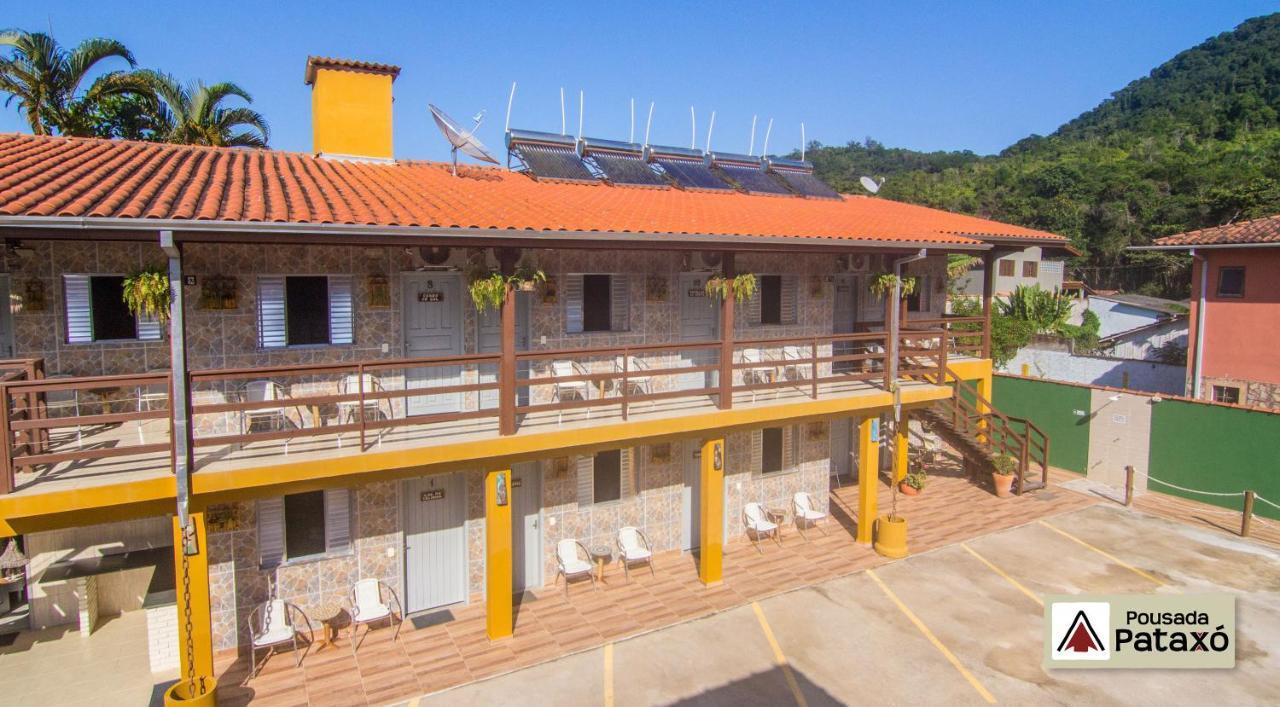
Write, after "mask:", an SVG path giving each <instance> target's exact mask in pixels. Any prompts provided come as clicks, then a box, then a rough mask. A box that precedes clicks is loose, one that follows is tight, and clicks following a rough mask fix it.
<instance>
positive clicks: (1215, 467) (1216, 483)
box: [1148, 400, 1280, 518]
mask: <svg viewBox="0 0 1280 707" xmlns="http://www.w3.org/2000/svg"><path fill="white" fill-rule="evenodd" d="M1149 463H1150V465H1151V470H1150V472H1149V473H1150V474H1151V475H1152V476H1153V477H1155V478H1158V479H1161V480H1163V481H1168V482H1169V483H1173V484H1177V485H1179V486H1185V487H1187V488H1193V489H1199V490H1202V491H1214V492H1221V493H1234V492H1238V491H1245V490H1249V489H1252V490H1253V491H1254V492H1255V493H1257V494H1258V495H1260V496H1263V497H1265V498H1267V499H1269V500H1270V501H1272V502H1275V503H1280V415H1278V414H1273V413H1265V412H1258V411H1254V410H1242V409H1239V408H1230V407H1224V406H1222V405H1205V404H1201V403H1188V402H1183V401H1180V400H1165V401H1163V402H1161V403H1158V404H1156V405H1155V406H1153V407H1152V410H1151V458H1150V462H1149ZM1148 488H1150V489H1151V490H1153V491H1160V492H1163V493H1167V494H1170V495H1175V496H1184V497H1186V498H1190V499H1193V500H1196V501H1200V502H1203V503H1212V504H1214V505H1217V506H1222V507H1224V508H1230V509H1231V510H1234V511H1238V510H1240V508H1241V504H1242V499H1241V498H1240V497H1239V496H1231V497H1220V496H1202V495H1200V494H1193V493H1186V492H1183V491H1179V490H1178V489H1174V488H1170V487H1167V486H1163V485H1161V484H1158V483H1153V482H1149V483H1148ZM1253 510H1254V513H1256V514H1257V515H1260V516H1264V517H1267V518H1280V511H1277V509H1276V508H1274V507H1272V506H1268V505H1267V504H1265V503H1263V502H1261V501H1258V502H1257V503H1256V504H1254V509H1253Z"/></svg>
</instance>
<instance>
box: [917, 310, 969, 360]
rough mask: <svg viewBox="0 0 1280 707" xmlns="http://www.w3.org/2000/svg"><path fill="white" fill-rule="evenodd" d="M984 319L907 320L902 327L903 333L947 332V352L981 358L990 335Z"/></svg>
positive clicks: (949, 317) (941, 318)
mask: <svg viewBox="0 0 1280 707" xmlns="http://www.w3.org/2000/svg"><path fill="white" fill-rule="evenodd" d="M986 322H987V320H986V319H985V318H984V317H952V316H946V317H940V318H937V319H908V320H907V321H905V322H904V323H903V325H902V330H903V331H908V330H919V329H925V330H933V329H942V330H943V331H945V332H947V351H949V352H950V353H952V354H960V355H963V356H972V357H974V358H981V357H982V352H983V351H985V350H986V349H985V347H986V341H987V338H988V337H989V336H990V335H991V333H990V332H989V331H987V329H986Z"/></svg>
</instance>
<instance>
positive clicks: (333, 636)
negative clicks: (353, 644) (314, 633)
mask: <svg viewBox="0 0 1280 707" xmlns="http://www.w3.org/2000/svg"><path fill="white" fill-rule="evenodd" d="M342 610H343V606H342V604H341V603H340V602H337V601H326V602H323V603H320V604H316V605H315V606H313V607H311V618H313V619H316V620H317V621H319V622H320V644H319V645H318V646H316V652H317V653H319V652H320V651H321V650H322V649H324V648H325V647H326V646H332V645H334V641H336V640H337V639H338V628H337V626H335V625H334V623H335V622H336V621H337V620H338V617H339V616H341V615H342Z"/></svg>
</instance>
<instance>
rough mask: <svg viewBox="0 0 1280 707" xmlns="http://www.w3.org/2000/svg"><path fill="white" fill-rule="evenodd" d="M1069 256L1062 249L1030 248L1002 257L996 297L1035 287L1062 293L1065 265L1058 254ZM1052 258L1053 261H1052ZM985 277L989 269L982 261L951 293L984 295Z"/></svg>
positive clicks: (956, 281)
mask: <svg viewBox="0 0 1280 707" xmlns="http://www.w3.org/2000/svg"><path fill="white" fill-rule="evenodd" d="M1046 251H1048V252H1046ZM1066 252H1069V251H1067V250H1066V249H1065V248H1063V247H1062V246H1058V247H1055V248H1051V249H1048V248H1042V247H1040V246H1030V247H1028V248H1023V249H1020V250H1018V251H1017V252H1013V253H1009V254H1008V255H1001V256H999V257H998V258H996V261H995V294H996V295H1007V294H1009V293H1010V292H1013V291H1014V290H1015V289H1017V288H1018V287H1019V286H1027V287H1030V286H1032V285H1039V286H1040V288H1041V289H1044V290H1049V291H1053V290H1055V289H1057V290H1061V289H1063V264H1064V261H1063V260H1062V259H1061V258H1060V257H1058V255H1057V254H1065V253H1066ZM1050 254H1053V257H1049V255H1050ZM985 273H986V266H985V265H984V263H982V262H981V261H979V262H978V263H977V264H976V265H975V266H974V267H973V268H972V269H970V270H969V271H968V272H967V273H965V274H963V275H961V276H960V277H958V278H956V280H955V283H954V285H953V288H952V289H953V290H954V291H955V292H956V293H957V294H961V295H965V296H968V297H974V296H978V295H981V294H982V284H983V278H984V277H985Z"/></svg>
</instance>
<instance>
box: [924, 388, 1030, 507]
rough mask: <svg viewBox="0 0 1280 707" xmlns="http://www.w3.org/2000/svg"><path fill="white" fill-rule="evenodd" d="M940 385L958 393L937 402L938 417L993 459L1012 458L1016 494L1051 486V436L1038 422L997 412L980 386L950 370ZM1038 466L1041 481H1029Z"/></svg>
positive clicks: (936, 412) (936, 411)
mask: <svg viewBox="0 0 1280 707" xmlns="http://www.w3.org/2000/svg"><path fill="white" fill-rule="evenodd" d="M940 377H941V378H942V380H940V381H938V383H939V384H940V385H951V386H953V387H954V388H955V394H954V395H952V396H951V397H950V398H947V399H946V400H939V401H938V402H937V403H935V414H937V415H938V416H939V417H940V418H941V419H942V420H944V421H946V422H948V423H949V424H950V426H951V428H952V429H953V430H955V431H956V432H957V433H959V434H962V435H964V436H965V437H967V438H968V439H969V440H971V441H972V442H974V443H975V444H976V445H978V446H979V447H980V448H982V447H984V448H986V449H987V450H988V452H989V453H990V454H992V455H993V456H996V455H1009V456H1012V457H1013V458H1014V459H1015V460H1016V461H1017V469H1018V474H1017V485H1016V492H1017V493H1018V494H1019V495H1021V494H1022V492H1023V491H1031V490H1035V489H1039V488H1044V487H1046V486H1048V484H1049V437H1048V435H1046V434H1045V433H1044V432H1043V431H1042V430H1041V429H1040V428H1039V427H1037V426H1036V425H1035V423H1033V422H1031V421H1030V420H1027V419H1023V418H1020V417H1010V416H1008V415H1005V414H1004V413H1002V412H1000V411H999V410H997V409H996V407H995V406H994V405H992V404H991V401H989V400H987V399H986V398H984V397H983V396H982V395H981V394H980V393H979V392H978V389H977V387H975V386H974V385H973V384H972V383H970V382H968V381H965V380H962V379H961V378H960V377H958V376H957V375H956V374H955V372H954V371H952V370H951V369H950V368H947V369H945V374H943V375H942V376H940ZM1033 464H1035V465H1036V466H1038V467H1039V471H1040V479H1039V480H1038V481H1030V482H1028V480H1027V475H1028V472H1029V471H1031V467H1032V465H1033Z"/></svg>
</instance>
